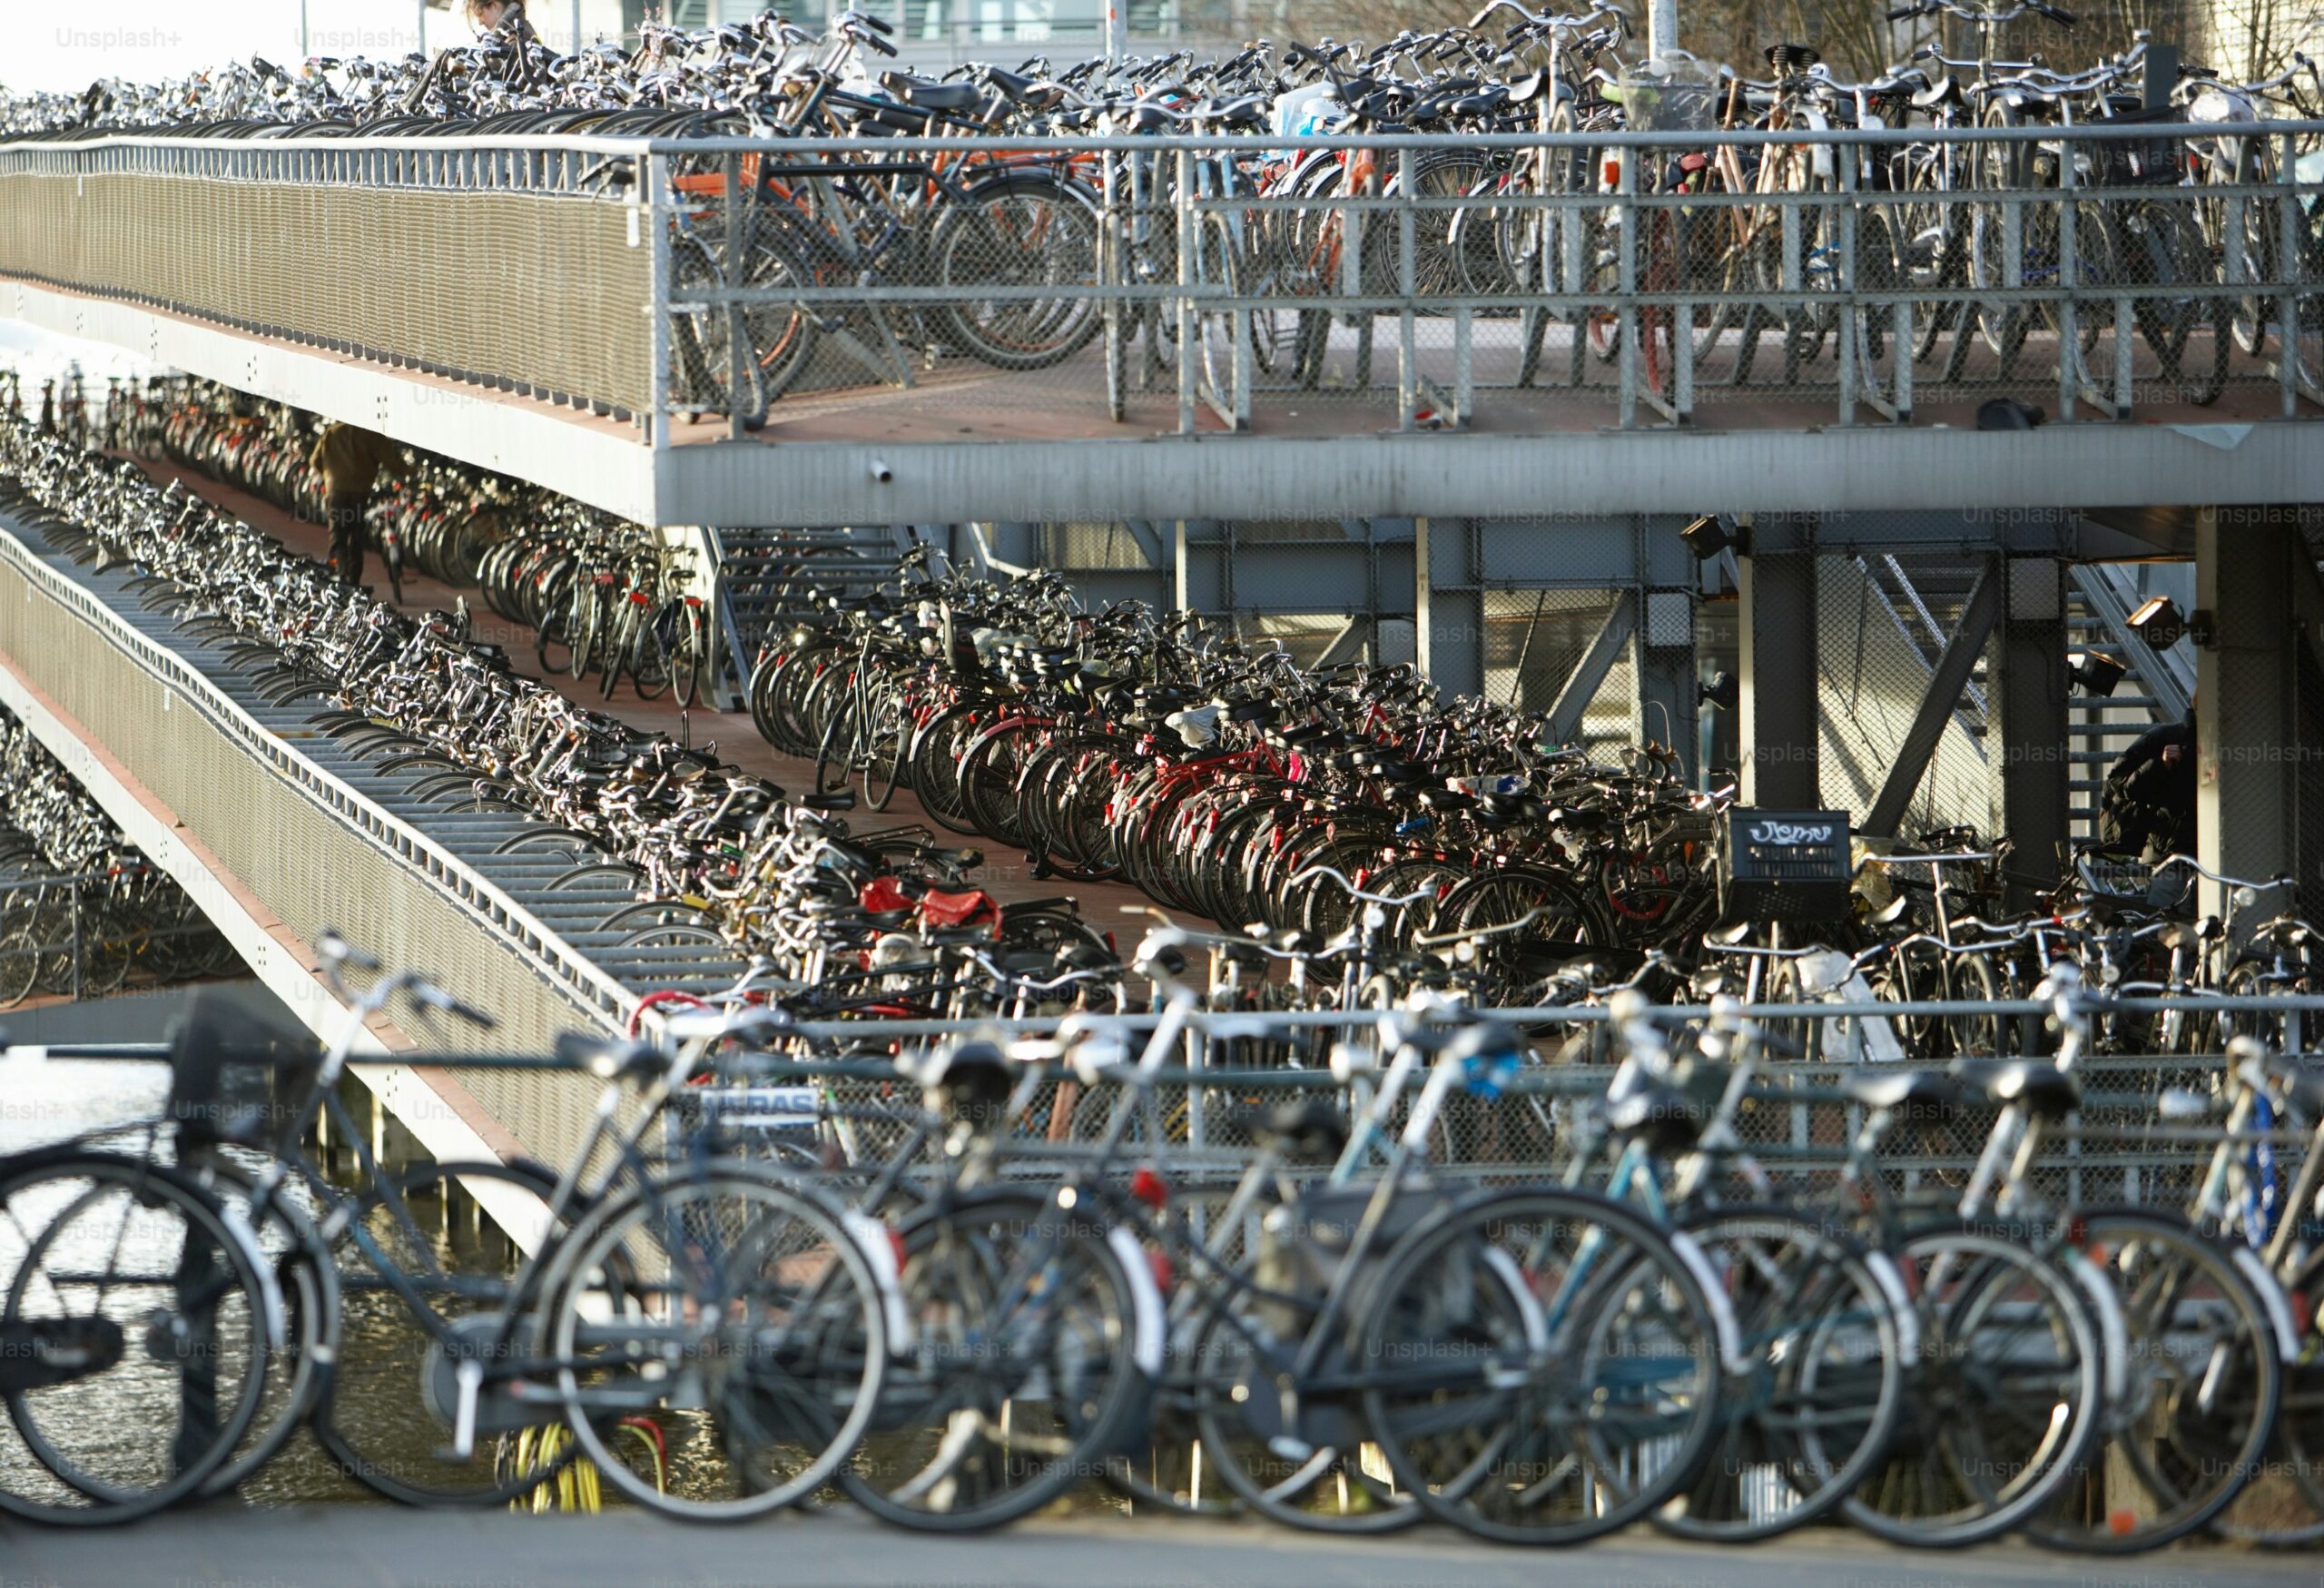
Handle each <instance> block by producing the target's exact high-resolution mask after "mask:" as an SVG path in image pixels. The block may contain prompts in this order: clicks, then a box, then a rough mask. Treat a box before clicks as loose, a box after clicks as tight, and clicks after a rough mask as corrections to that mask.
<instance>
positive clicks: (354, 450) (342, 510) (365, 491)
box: [307, 421, 395, 585]
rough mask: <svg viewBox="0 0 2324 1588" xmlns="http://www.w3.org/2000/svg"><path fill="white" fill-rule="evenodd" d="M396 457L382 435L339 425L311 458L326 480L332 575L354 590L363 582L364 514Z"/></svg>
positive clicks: (321, 440)
mask: <svg viewBox="0 0 2324 1588" xmlns="http://www.w3.org/2000/svg"><path fill="white" fill-rule="evenodd" d="M394 455H395V443H394V442H392V441H390V440H389V439H387V438H386V437H385V436H382V435H380V434H379V432H377V431H376V430H367V429H363V427H362V426H360V425H342V424H339V423H337V422H335V421H334V422H333V423H330V424H328V425H325V426H324V427H323V433H322V434H321V435H320V436H319V437H317V438H316V439H315V449H314V451H313V452H312V453H311V454H310V455H309V457H308V459H307V461H308V462H309V463H310V464H312V465H313V466H314V469H315V472H317V473H318V474H320V475H321V476H322V477H323V518H324V520H325V521H326V522H327V523H328V524H329V525H330V566H331V570H332V571H333V572H334V573H336V574H338V575H339V577H340V578H342V579H344V580H346V581H347V582H348V583H349V584H350V585H360V584H361V583H362V582H363V509H364V508H365V507H366V506H367V505H368V504H369V501H370V499H371V485H372V482H373V481H374V480H376V479H378V478H379V470H380V469H383V468H385V467H386V466H387V464H388V462H389V459H391V458H393V457H394Z"/></svg>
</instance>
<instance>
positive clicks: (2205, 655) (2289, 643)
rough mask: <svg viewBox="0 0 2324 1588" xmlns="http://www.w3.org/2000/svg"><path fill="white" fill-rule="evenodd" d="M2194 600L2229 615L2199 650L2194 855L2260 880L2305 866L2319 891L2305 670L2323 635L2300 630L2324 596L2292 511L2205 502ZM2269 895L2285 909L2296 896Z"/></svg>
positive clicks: (2304, 874)
mask: <svg viewBox="0 0 2324 1588" xmlns="http://www.w3.org/2000/svg"><path fill="white" fill-rule="evenodd" d="M2195 605H2196V608H2197V610H2199V611H2206V612H2210V613H2213V614H2218V615H2220V616H2221V621H2220V622H2219V623H2218V631H2217V633H2216V634H2214V635H2213V636H2212V637H2211V644H2210V645H2208V646H2197V647H2196V651H2195V746H2196V761H2195V768H2196V770H2195V833H2196V849H2197V852H2198V853H2199V854H2200V856H2201V860H2202V862H2203V863H2204V864H2205V865H2207V866H2209V867H2210V868H2211V870H2213V871H2217V872H2223V873H2227V874H2228V875H2230V876H2239V877H2247V878H2251V879H2255V880H2263V879H2266V878H2270V877H2273V876H2276V875H2279V874H2281V873H2298V875H2299V882H2300V883H2302V884H2303V886H2304V887H2305V888H2307V889H2308V890H2309V891H2310V892H2313V891H2314V888H2315V885H2316V883H2317V882H2318V880H2319V879H2318V877H2317V876H2316V875H2315V874H2314V867H2315V864H2316V850H2315V847H2314V845H2313V844H2312V843H2309V844H2307V845H2304V844H2303V840H2304V839H2308V838H2309V834H2307V833H2303V832H2302V831H2301V816H2302V806H2303V804H2304V802H2303V801H2302V800H2301V799H2300V797H2299V794H2300V789H2299V784H2300V782H2301V773H2302V771H2303V770H2304V769H2303V767H2302V765H2301V762H2302V759H2303V755H2304V753H2305V752H2306V750H2307V749H2308V746H2306V745H2304V744H2303V738H2304V736H2305V735H2304V734H2303V729H2302V720H2301V718H2302V714H2301V711H2300V699H2299V676H2300V673H2301V671H2302V667H2301V664H2302V662H2303V661H2305V662H2307V663H2308V664H2309V668H2310V670H2311V671H2312V670H2313V666H2314V662H2315V649H2314V646H2315V641H2314V639H2313V637H2312V636H2309V635H2306V634H2304V633H2303V631H2304V630H2305V629H2306V628H2307V626H2308V623H2312V622H2313V621H2315V620H2316V618H2317V616H2319V613H2324V598H2319V596H2318V594H2317V591H2316V574H2315V569H2314V565H2313V563H2312V562H2310V561H2309V556H2308V550H2307V546H2306V543H2305V541H2304V540H2303V539H2302V538H2301V536H2300V533H2299V521H2298V518H2297V516H2296V513H2295V512H2293V511H2290V510H2277V509H2266V508H2233V509H2226V508H2205V509H2203V510H2202V512H2201V514H2200V515H2199V516H2198V517H2197V518H2196V523H2195ZM2303 619H2306V620H2307V622H2303ZM2303 643H2305V644H2307V645H2308V646H2309V654H2308V655H2307V656H2305V657H2303V656H2301V655H2300V647H2301V646H2302V645H2303ZM2304 848H2305V850H2306V853H2305V854H2304V853H2303V849H2304ZM2304 858H2305V859H2306V860H2307V861H2308V865H2307V867H2306V868H2303V867H2302V864H2301V862H2302V860H2303V859H2304ZM2205 889H2206V896H2205V908H2207V909H2210V910H2213V911H2217V912H2220V913H2221V914H2227V913H2230V909H2229V902H2228V901H2227V900H2226V899H2224V898H2222V897H2221V896H2220V891H2219V890H2218V889H2217V888H2216V887H2215V886H2213V885H2212V884H2210V883H2206V884H2205ZM2266 902H2267V903H2268V905H2269V906H2270V908H2272V909H2287V908H2290V907H2292V905H2293V903H2294V901H2292V900H2288V899H2283V898H2280V897H2270V898H2269V899H2268V900H2267V901H2266Z"/></svg>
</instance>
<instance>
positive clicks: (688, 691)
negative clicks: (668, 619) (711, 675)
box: [670, 597, 710, 711]
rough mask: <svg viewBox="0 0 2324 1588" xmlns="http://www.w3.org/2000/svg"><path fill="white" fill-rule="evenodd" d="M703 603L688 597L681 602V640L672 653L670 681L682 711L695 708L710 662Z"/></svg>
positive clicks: (679, 630)
mask: <svg viewBox="0 0 2324 1588" xmlns="http://www.w3.org/2000/svg"><path fill="white" fill-rule="evenodd" d="M709 657H710V645H709V641H708V637H707V636H706V635H705V634H704V620H703V616H702V604H701V603H700V602H698V601H696V600H694V598H693V597H687V598H686V599H685V600H684V602H683V603H682V604H681V606H680V608H679V616H678V643H677V645H676V646H675V647H674V648H673V649H672V651H671V653H670V684H671V688H672V690H673V692H674V693H675V695H676V696H677V701H678V707H679V709H680V710H682V711H691V710H692V709H694V697H695V696H696V695H698V694H700V692H701V690H702V675H703V669H704V667H705V666H708V664H709Z"/></svg>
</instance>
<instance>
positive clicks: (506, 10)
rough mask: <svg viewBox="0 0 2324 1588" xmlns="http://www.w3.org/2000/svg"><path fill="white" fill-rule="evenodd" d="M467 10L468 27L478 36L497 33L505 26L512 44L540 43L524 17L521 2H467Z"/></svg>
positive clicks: (490, 0) (530, 24)
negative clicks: (474, 30)
mask: <svg viewBox="0 0 2324 1588" xmlns="http://www.w3.org/2000/svg"><path fill="white" fill-rule="evenodd" d="M467 10H468V25H469V26H470V27H472V28H474V29H476V31H477V33H478V35H485V34H488V33H497V32H498V31H499V30H500V29H501V28H502V27H503V26H506V27H507V29H508V37H509V39H510V41H511V42H512V43H514V44H519V45H523V44H537V43H539V42H540V35H539V34H537V33H536V32H534V31H533V25H532V23H531V22H530V21H528V20H527V18H526V16H525V7H524V3H523V0H468V6H467Z"/></svg>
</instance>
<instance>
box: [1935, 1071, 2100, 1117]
mask: <svg viewBox="0 0 2324 1588" xmlns="http://www.w3.org/2000/svg"><path fill="white" fill-rule="evenodd" d="M1947 1073H1949V1074H1950V1075H1952V1076H1953V1077H1954V1078H1955V1080H1959V1081H1960V1082H1961V1083H1962V1084H1963V1085H1965V1086H1967V1087H1970V1088H1972V1089H1973V1090H1979V1091H1982V1092H1984V1095H1985V1099H1986V1100H1987V1101H1989V1102H1994V1103H2021V1102H2022V1103H2024V1105H2025V1106H2026V1107H2027V1108H2028V1109H2030V1110H2033V1114H2034V1116H2035V1117H2036V1118H2037V1119H2059V1118H2061V1117H2063V1115H2065V1114H2068V1113H2071V1112H2072V1111H2073V1110H2074V1109H2075V1108H2076V1107H2077V1106H2078V1105H2079V1104H2080V1103H2081V1101H2082V1087H2081V1084H2080V1083H2079V1082H2077V1081H2076V1080H2074V1078H2073V1076H2071V1075H2068V1074H2066V1073H2065V1072H2064V1071H2063V1070H2060V1069H2059V1068H2058V1067H2057V1066H2056V1065H2054V1064H2051V1063H2048V1062H2046V1061H2044V1060H2037V1059H2024V1060H2008V1059H1956V1060H1954V1061H1953V1064H1952V1065H1951V1067H1950V1068H1949V1070H1948V1071H1947Z"/></svg>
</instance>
